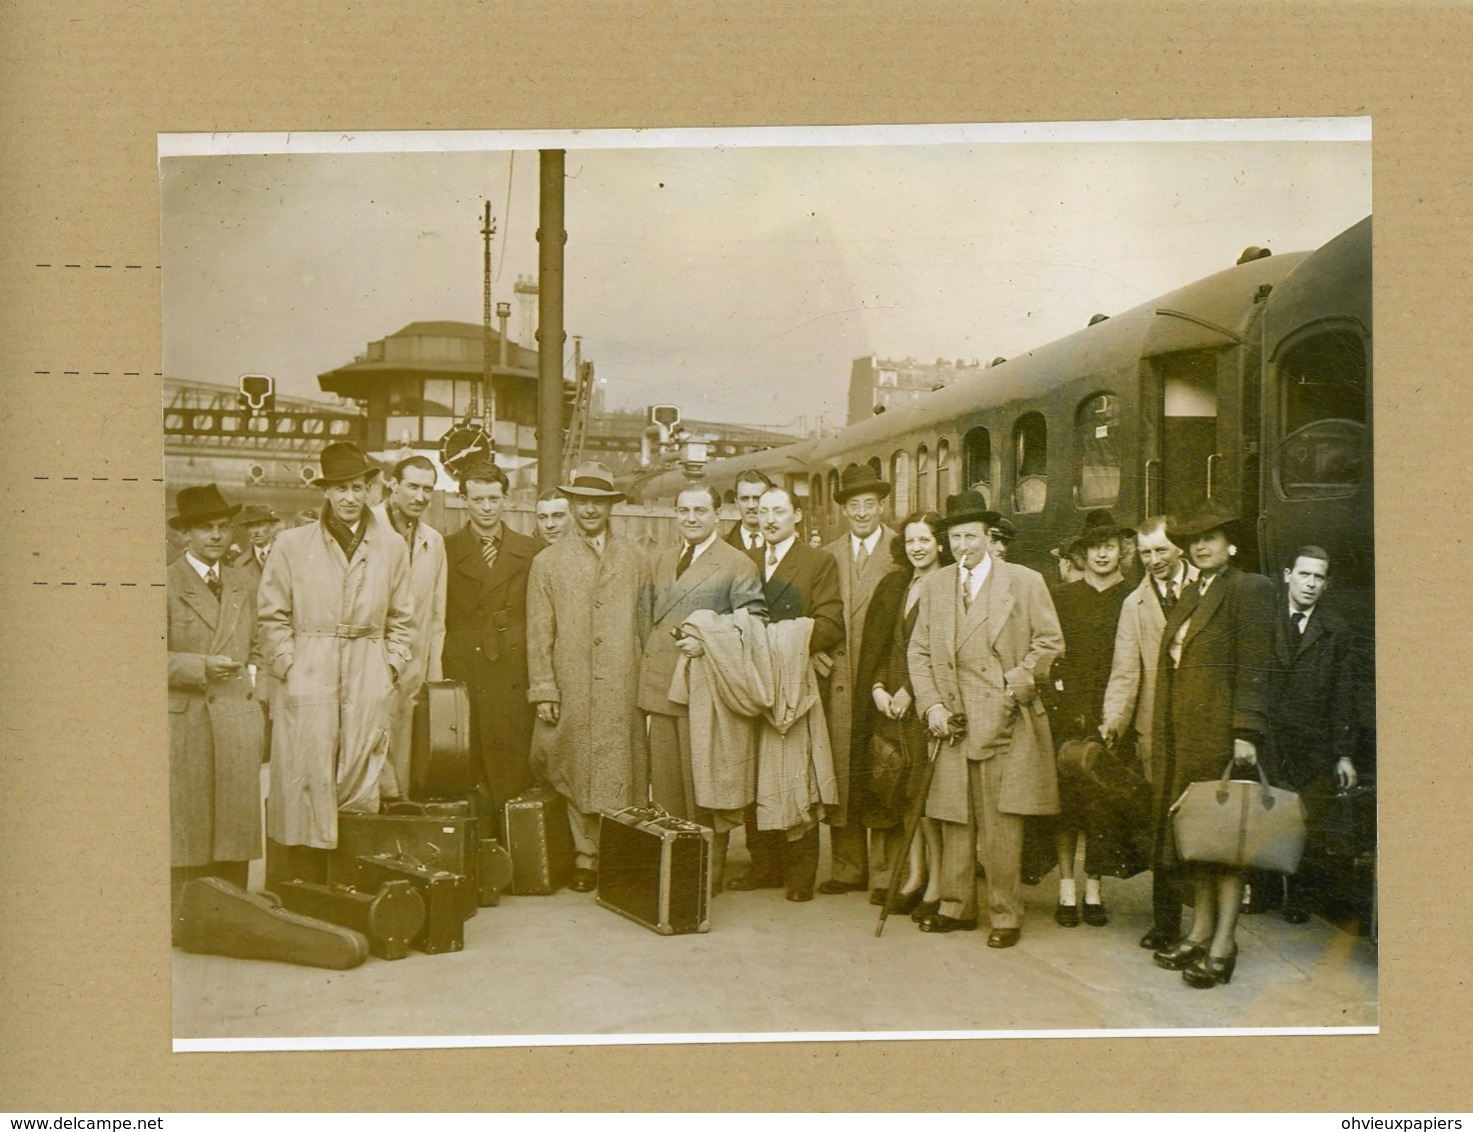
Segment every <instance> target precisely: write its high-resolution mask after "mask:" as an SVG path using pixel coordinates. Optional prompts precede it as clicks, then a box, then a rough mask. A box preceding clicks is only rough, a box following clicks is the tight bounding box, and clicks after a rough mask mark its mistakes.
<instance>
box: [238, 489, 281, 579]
mask: <svg viewBox="0 0 1473 1132" xmlns="http://www.w3.org/2000/svg"><path fill="white" fill-rule="evenodd" d="M235 521H236V522H237V523H239V524H240V525H241V526H242V527H244V528H245V533H246V542H247V544H248V545H247V546H246V547H245V548H244V549H243V550H242V551H241V552H240V554H239V555H237V556H236V559H235V562H234V565H236V566H240V567H243V568H244V569H246V570H249V571H250V572H251V575H252V577H253V579H254V580H255V581H257V582H259V581H260V580H261V571H262V570H263V569H265V567H266V555H267V554H269V553H270V551H271V540H272V539H274V538H275V537H276V533H277V532H278V531H279V530H281V519H280V518H279V517H278V516H277V514H276V512H275V511H273V510H271V508H269V507H263V506H261V505H260V504H259V503H248V504H246V506H244V507H242V508H241V510H240V514H239V515H237V516H236V517H235Z"/></svg>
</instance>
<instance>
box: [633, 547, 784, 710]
mask: <svg viewBox="0 0 1473 1132" xmlns="http://www.w3.org/2000/svg"><path fill="white" fill-rule="evenodd" d="M683 549H684V547H683V546H681V547H670V548H669V549H666V550H663V551H661V552H660V554H659V555H658V556H657V557H656V559H655V564H654V570H653V573H654V598H653V601H652V602H651V608H650V618H651V620H650V628H649V631H648V632H647V633H646V634H645V638H644V649H643V651H642V653H641V656H640V662H639V706H640V708H642V709H643V710H644V711H649V712H657V713H659V714H662V715H678V714H682V713H683V712H684V711H685V710H686V709H685V707H684V706H683V705H681V704H676V703H673V702H672V701H671V699H670V696H669V691H670V678H671V677H672V676H674V675H675V665H676V662H677V661H678V660H679V659H680V657H681V655H682V654H681V652H680V648H679V646H678V645H677V643H676V640H675V637H674V635H673V633H672V632H671V630H673V629H678V628H680V626H682V625H683V624H685V621H686V618H688V617H689V616H690V615H691V614H692V613H694V612H695V611H696V610H698V609H705V610H709V611H710V612H712V613H735V612H736V611H737V610H739V609H745V610H747V611H748V612H749V613H752V614H753V615H755V616H757V617H761V618H766V616H767V601H766V599H765V598H764V597H763V596H762V576H761V575H760V574H759V573H758V572H757V567H756V565H755V564H754V563H753V562H752V560H751V559H750V558H749V557H748V556H747V555H746V554H745V553H744V552H743V551H740V550H738V549H736V547H734V546H732V545H731V544H729V543H725V542H722V541H721V540H720V539H716V540H714V541H713V542H712V543H711V545H710V546H708V547H707V548H706V549H705V550H704V551H702V552H701V554H700V557H698V558H696V560H695V561H693V562H692V563H691V564H690V565H689V566H688V567H686V571H685V573H684V574H682V575H680V577H679V578H677V577H676V576H675V568H676V566H678V565H679V563H680V555H681V551H682V550H683Z"/></svg>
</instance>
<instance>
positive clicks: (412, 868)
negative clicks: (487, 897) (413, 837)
mask: <svg viewBox="0 0 1473 1132" xmlns="http://www.w3.org/2000/svg"><path fill="white" fill-rule="evenodd" d="M357 873H358V876H357V884H356V885H355V887H357V888H360V889H367V890H368V891H370V892H376V891H378V889H379V888H381V887H382V886H383V885H384V884H386V883H387V882H389V881H391V880H407V881H409V883H410V884H412V885H414V887H415V889H416V890H417V891H418V892H419V895H420V899H421V900H423V901H424V908H425V918H424V926H423V927H421V928H420V929H419V931H418V932H416V933H415V934H414V936H413V937H411V939H410V940H409V946H410V947H412V948H414V949H415V950H416V951H423V952H424V953H425V954H426V955H440V954H443V953H444V952H446V951H459V950H461V949H462V948H463V947H464V946H465V919H464V917H463V916H462V915H461V908H462V906H463V905H464V903H465V897H464V895H463V892H462V890H463V889H465V888H467V887H468V885H467V884H466V879H465V877H463V876H458V875H456V874H455V873H450V872H446V871H445V870H444V869H435V868H430V867H429V866H427V865H423V864H420V863H419V862H418V861H415V860H413V859H410V858H406V857H397V856H394V855H393V854H390V853H378V854H373V855H370V856H365V857H360V858H358V861H357Z"/></svg>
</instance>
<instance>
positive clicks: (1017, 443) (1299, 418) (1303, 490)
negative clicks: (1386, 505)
mask: <svg viewBox="0 0 1473 1132" xmlns="http://www.w3.org/2000/svg"><path fill="white" fill-rule="evenodd" d="M1245 258H1246V257H1245ZM1370 366H1371V219H1370V217H1367V218H1366V219H1365V220H1363V221H1361V222H1360V223H1359V224H1356V225H1355V226H1354V227H1352V228H1350V229H1348V230H1347V231H1345V232H1344V233H1342V234H1341V235H1339V236H1337V237H1335V238H1334V239H1333V240H1331V241H1330V242H1329V243H1327V244H1325V245H1324V246H1323V247H1321V248H1319V249H1318V250H1316V251H1312V252H1300V253H1292V254H1286V255H1285V254H1281V255H1269V256H1263V257H1262V258H1253V259H1248V260H1247V262H1240V263H1238V264H1237V265H1236V266H1233V267H1230V268H1228V269H1227V270H1226V271H1221V272H1218V273H1217V274H1215V275H1210V276H1208V277H1207V278H1205V279H1201V280H1198V281H1197V282H1195V283H1191V284H1189V285H1188V286H1185V287H1182V288H1181V289H1180V290H1177V291H1173V292H1171V293H1170V294H1167V295H1164V296H1162V297H1160V298H1158V299H1155V300H1153V301H1151V302H1148V303H1144V304H1142V305H1141V306H1138V307H1135V308H1134V309H1132V310H1129V311H1126V312H1124V313H1123V314H1117V315H1115V316H1113V317H1110V318H1108V319H1102V320H1097V321H1095V322H1093V323H1092V324H1091V325H1090V326H1088V327H1087V328H1085V329H1083V330H1080V331H1078V332H1077V333H1075V334H1072V335H1069V336H1068V337H1066V338H1062V339H1059V340H1058V341H1055V342H1052V343H1049V344H1048V345H1046V346H1042V347H1040V348H1039V349H1037V350H1033V351H1031V352H1029V353H1027V354H1025V355H1023V356H1020V357H1016V358H1012V359H1008V360H1003V361H999V362H997V363H994V364H993V365H992V366H990V367H987V368H985V369H982V370H980V371H976V372H975V373H974V374H969V375H968V376H966V377H965V378H962V379H960V380H958V381H957V382H956V383H955V384H953V385H950V386H947V387H946V388H943V389H940V390H938V391H936V392H934V393H931V394H929V395H927V396H925V397H923V398H922V399H921V400H920V401H919V402H918V403H917V404H916V405H914V406H911V407H905V408H897V409H892V410H890V411H889V412H886V413H883V414H880V415H878V416H875V417H873V418H871V419H869V420H866V421H862V422H860V423H858V424H855V425H852V426H850V427H848V428H846V429H843V430H842V431H840V432H839V433H837V434H835V435H833V436H830V437H825V438H822V439H816V440H806V441H802V442H800V443H796V444H792V445H786V446H783V447H781V448H774V449H770V450H768V451H765V452H761V453H756V454H753V455H749V456H744V457H737V458H732V459H726V460H716V461H713V462H712V463H711V464H709V465H708V466H707V468H706V471H705V479H706V480H707V481H708V482H711V483H712V484H714V485H715V486H716V487H718V488H719V489H721V490H722V491H723V493H724V497H725V498H726V499H727V500H728V501H731V500H732V499H733V498H734V495H733V488H734V484H735V478H736V475H737V474H738V473H739V472H740V471H742V470H743V469H745V468H753V467H755V468H760V469H761V470H762V471H764V472H766V473H768V475H769V476H771V477H772V478H773V480H774V481H775V482H778V483H782V484H784V485H786V486H788V487H790V488H791V489H792V490H793V491H794V493H795V494H796V495H797V496H798V497H799V499H800V502H802V503H803V507H804V511H805V517H806V520H807V525H808V526H809V527H810V529H812V528H817V529H819V530H820V531H822V533H823V534H824V536H825V538H826V539H827V538H831V537H834V536H835V535H837V534H838V533H839V530H840V529H841V528H842V524H843V519H842V516H841V514H840V511H839V508H838V506H837V505H836V504H835V503H834V491H835V489H836V488H837V486H838V483H839V477H840V475H841V474H842V473H843V471H844V470H845V469H846V468H847V467H851V466H855V465H858V464H862V463H868V464H870V465H871V466H872V467H874V468H875V469H876V471H878V472H879V473H880V474H882V475H883V476H884V477H885V478H886V479H887V480H889V481H890V482H891V484H892V485H893V487H894V490H893V492H892V494H891V497H890V499H889V501H888V502H887V508H888V510H889V519H890V521H892V522H893V521H895V520H896V519H898V518H899V517H901V516H903V515H905V514H906V513H907V512H909V511H911V510H913V509H915V508H917V507H922V508H934V509H937V510H944V507H945V501H946V497H947V496H948V495H950V494H952V493H954V492H957V491H960V490H962V489H963V488H964V487H974V488H977V489H978V490H980V491H982V492H983V493H984V494H985V495H986V497H987V498H988V500H989V501H990V503H991V505H992V506H993V507H995V508H996V509H997V510H998V511H1000V512H1001V513H1002V514H1003V515H1005V516H1007V517H1009V518H1010V519H1011V520H1012V521H1013V522H1014V523H1015V525H1016V526H1017V528H1018V536H1019V537H1018V542H1017V545H1016V547H1015V550H1014V553H1013V554H1012V556H1011V557H1013V558H1014V559H1015V560H1017V561H1020V562H1022V563H1024V564H1025V565H1030V566H1033V567H1035V568H1036V569H1040V570H1045V571H1047V572H1048V576H1049V577H1050V579H1052V576H1053V573H1052V567H1051V564H1050V559H1049V558H1048V550H1049V548H1050V547H1053V546H1057V545H1058V544H1059V543H1060V542H1061V541H1062V540H1063V539H1064V538H1066V537H1067V536H1068V535H1070V534H1071V533H1073V532H1075V531H1077V530H1078V529H1079V527H1080V526H1081V523H1082V520H1083V515H1084V512H1086V511H1088V510H1090V509H1093V508H1109V509H1110V510H1111V511H1112V512H1113V514H1114V515H1115V517H1116V518H1117V519H1119V520H1120V521H1121V522H1123V523H1134V522H1137V521H1139V520H1140V519H1142V518H1144V517H1145V516H1147V515H1151V514H1156V513H1159V512H1184V511H1186V510H1188V509H1190V508H1192V507H1193V506H1194V505H1195V504H1197V503H1200V502H1201V501H1202V500H1203V498H1204V497H1208V496H1211V497H1214V498H1217V499H1221V500H1223V501H1225V502H1227V503H1229V504H1230V505H1231V506H1233V507H1234V508H1236V509H1237V510H1238V512H1239V513H1240V514H1242V515H1244V516H1245V517H1251V518H1254V519H1255V520H1256V523H1255V524H1254V530H1253V534H1252V537H1251V542H1250V545H1247V546H1244V547H1240V548H1239V562H1240V563H1241V564H1242V565H1243V566H1244V567H1245V568H1247V569H1255V568H1256V569H1259V570H1262V571H1263V572H1265V573H1270V574H1274V575H1276V574H1277V570H1278V568H1279V566H1280V564H1281V562H1282V560H1283V558H1284V557H1285V555H1287V554H1289V553H1291V552H1292V551H1293V549H1294V548H1295V547H1296V546H1298V545H1300V544H1303V543H1318V544H1321V545H1323V546H1325V547H1326V548H1327V549H1328V550H1329V551H1330V553H1331V555H1332V557H1333V558H1334V580H1335V585H1334V587H1333V588H1332V594H1331V596H1333V597H1335V599H1336V603H1337V604H1339V605H1341V607H1342V609H1344V611H1345V612H1346V613H1348V614H1349V615H1351V616H1353V617H1355V618H1356V619H1357V620H1358V621H1360V623H1361V624H1364V625H1366V626H1367V628H1368V629H1369V626H1370V617H1371V586H1372V579H1373V571H1374V555H1373V548H1374V540H1373V532H1372V484H1371V441H1370V426H1371V375H1370ZM684 481H685V476H684V475H683V474H681V473H679V472H671V473H665V474H662V475H659V476H655V477H652V478H649V479H647V480H646V481H644V482H643V483H638V484H636V485H635V486H634V487H633V489H632V494H633V497H634V498H635V499H637V500H640V501H643V502H669V501H672V500H673V497H674V495H675V493H676V492H677V491H678V489H679V486H680V485H681V483H683V482H684ZM1326 600H1327V601H1329V600H1330V596H1327V598H1326Z"/></svg>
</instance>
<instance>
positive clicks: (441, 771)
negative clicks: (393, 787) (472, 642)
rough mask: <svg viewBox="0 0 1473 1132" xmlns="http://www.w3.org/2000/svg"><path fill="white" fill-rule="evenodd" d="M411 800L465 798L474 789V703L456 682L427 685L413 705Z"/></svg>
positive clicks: (462, 686) (410, 752) (410, 750)
mask: <svg viewBox="0 0 1473 1132" xmlns="http://www.w3.org/2000/svg"><path fill="white" fill-rule="evenodd" d="M411 736H412V737H411V740H410V745H409V784H408V786H407V787H406V789H407V790H408V792H409V796H410V797H411V798H414V799H418V800H428V799H435V798H463V797H464V796H465V794H466V792H467V791H468V790H470V788H471V701H470V696H469V695H467V694H466V690H465V685H464V684H460V683H457V682H456V681H454V680H435V681H430V682H427V683H426V684H425V685H424V690H423V691H422V692H421V693H420V695H419V696H418V697H417V698H416V699H415V701H414V724H413V730H412V733H411Z"/></svg>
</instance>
